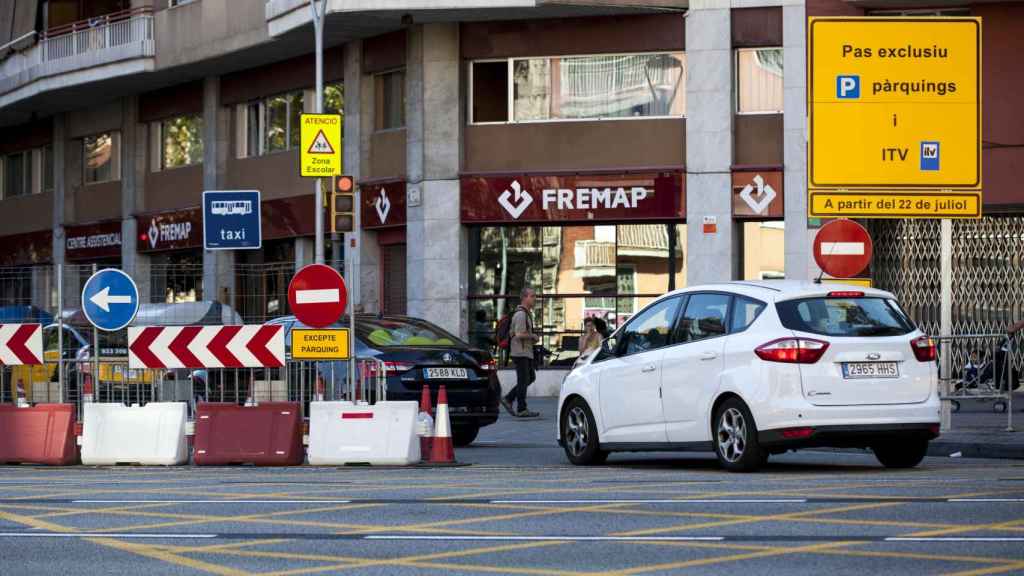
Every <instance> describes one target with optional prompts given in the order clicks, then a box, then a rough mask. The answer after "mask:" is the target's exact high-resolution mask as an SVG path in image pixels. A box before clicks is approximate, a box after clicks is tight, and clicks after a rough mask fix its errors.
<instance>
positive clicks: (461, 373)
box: [423, 368, 468, 380]
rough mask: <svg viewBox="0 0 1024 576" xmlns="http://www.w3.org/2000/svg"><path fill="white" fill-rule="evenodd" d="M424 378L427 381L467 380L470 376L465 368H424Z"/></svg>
mask: <svg viewBox="0 0 1024 576" xmlns="http://www.w3.org/2000/svg"><path fill="white" fill-rule="evenodd" d="M423 377H424V378H426V379H427V380H465V379H466V378H467V377H468V375H467V373H466V369H465V368H424V369H423Z"/></svg>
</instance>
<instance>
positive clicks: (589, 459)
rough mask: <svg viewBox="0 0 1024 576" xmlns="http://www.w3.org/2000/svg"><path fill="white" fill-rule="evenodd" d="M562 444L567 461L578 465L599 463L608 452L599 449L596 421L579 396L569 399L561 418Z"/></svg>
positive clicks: (605, 457) (606, 456) (604, 458)
mask: <svg viewBox="0 0 1024 576" xmlns="http://www.w3.org/2000/svg"><path fill="white" fill-rule="evenodd" d="M561 432H562V445H563V446H564V448H565V456H566V458H568V459H569V462H572V463H573V464H576V465H578V466H587V465H590V464H601V463H602V462H604V461H605V460H607V459H608V452H606V451H604V450H601V449H600V445H599V443H598V438H597V423H596V422H594V415H593V413H591V412H590V407H589V406H587V403H586V402H584V401H583V400H582V399H580V398H574V399H572V400H570V401H569V405H568V406H567V407H566V409H565V413H564V416H563V418H562V430H561Z"/></svg>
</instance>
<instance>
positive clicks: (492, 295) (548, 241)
mask: <svg viewBox="0 0 1024 576" xmlns="http://www.w3.org/2000/svg"><path fill="white" fill-rule="evenodd" d="M685 238H686V229H685V226H683V225H668V224H620V225H612V224H609V225H597V226H501V227H499V226H494V227H480V228H472V229H471V230H470V254H471V260H470V296H469V298H470V318H471V319H472V323H471V326H470V334H469V338H470V341H472V342H476V343H482V342H491V346H493V342H492V341H493V330H494V326H495V325H496V322H497V321H498V320H500V319H501V318H502V317H503V316H505V315H507V314H509V313H511V311H512V310H514V309H515V306H516V304H517V303H518V300H519V296H518V295H519V293H520V291H521V290H522V289H523V288H524V287H527V286H528V287H532V288H534V289H535V290H536V291H537V293H538V296H539V299H538V304H537V306H536V308H535V309H534V316H535V322H534V323H535V326H536V328H537V329H538V330H539V331H540V332H541V335H542V341H541V342H542V344H543V345H544V346H545V347H546V348H548V349H549V350H551V352H552V355H551V356H549V357H548V358H547V359H546V361H545V366H551V367H568V366H571V365H572V363H573V362H574V361H575V359H576V358H577V357H578V355H579V351H578V350H579V348H578V347H579V340H580V334H581V333H582V330H583V322H584V320H585V319H586V318H600V319H601V320H602V321H603V323H604V324H605V325H606V327H607V330H608V331H609V332H610V331H612V330H614V329H616V328H617V327H618V326H620V325H621V324H622V323H624V322H626V321H627V320H628V319H629V318H630V317H631V316H632V315H633V314H634V313H635V312H636V311H638V310H639V309H640V308H641V307H643V306H645V305H646V304H648V303H650V302H652V301H653V300H655V299H656V298H658V297H660V296H661V295H663V294H664V293H665V292H667V291H668V290H671V289H674V288H681V287H682V286H683V285H684V284H685V270H684V267H683V262H684V260H685V258H684V253H683V250H684V248H685V246H684V242H685ZM492 350H493V348H492Z"/></svg>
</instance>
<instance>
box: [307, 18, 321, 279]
mask: <svg viewBox="0 0 1024 576" xmlns="http://www.w3.org/2000/svg"><path fill="white" fill-rule="evenodd" d="M316 5H317V0H309V8H310V9H311V10H312V11H313V36H314V38H315V42H316V102H315V103H314V106H313V112H315V113H317V114H321V113H322V112H323V111H324V9H325V5H324V3H323V0H321V2H320V9H319V10H317V6H316ZM313 190H314V194H315V195H316V203H315V206H316V219H315V222H316V228H315V230H316V251H315V252H316V263H317V264H323V263H324V191H323V187H322V185H321V183H320V178H317V179H316V180H314V181H313Z"/></svg>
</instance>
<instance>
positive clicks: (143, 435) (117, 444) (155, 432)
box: [82, 402, 188, 466]
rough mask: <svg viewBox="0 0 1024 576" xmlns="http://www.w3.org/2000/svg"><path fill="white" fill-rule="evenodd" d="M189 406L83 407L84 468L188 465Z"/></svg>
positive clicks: (99, 405) (93, 405)
mask: <svg viewBox="0 0 1024 576" xmlns="http://www.w3.org/2000/svg"><path fill="white" fill-rule="evenodd" d="M186 407H187V404H185V403H184V402H150V403H149V404H146V405H145V406H131V407H128V406H125V405H123V404H97V403H87V404H85V405H84V411H85V418H84V420H83V423H82V426H83V430H82V464H88V465H113V464H120V463H130V464H150V465H158V466H172V465H175V464H186V463H188V444H187V443H186V439H185V421H186V416H187V410H186Z"/></svg>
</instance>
